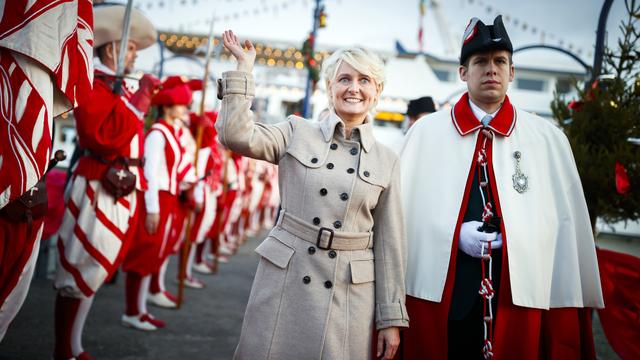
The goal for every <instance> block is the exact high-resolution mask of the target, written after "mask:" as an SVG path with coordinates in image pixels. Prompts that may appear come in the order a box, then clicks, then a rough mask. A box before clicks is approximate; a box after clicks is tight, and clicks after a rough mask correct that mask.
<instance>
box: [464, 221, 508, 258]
mask: <svg viewBox="0 0 640 360" xmlns="http://www.w3.org/2000/svg"><path fill="white" fill-rule="evenodd" d="M481 226H482V222H480V221H467V222H465V223H463V224H462V226H461V227H460V240H459V242H458V248H460V250H462V251H463V252H464V253H465V254H467V255H469V256H472V257H474V258H481V257H482V254H483V253H484V254H486V253H487V249H488V243H491V249H500V248H501V247H502V234H499V233H497V232H494V233H485V232H481V231H478V228H479V227H481ZM483 247H484V252H483V251H482V250H483Z"/></svg>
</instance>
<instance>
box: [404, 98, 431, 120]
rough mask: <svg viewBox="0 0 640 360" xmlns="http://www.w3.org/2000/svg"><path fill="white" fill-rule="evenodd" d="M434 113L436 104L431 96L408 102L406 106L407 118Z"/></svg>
mask: <svg viewBox="0 0 640 360" xmlns="http://www.w3.org/2000/svg"><path fill="white" fill-rule="evenodd" d="M435 111H436V104H435V103H434V102H433V99H432V98H431V96H423V97H421V98H419V99H414V100H411V101H409V105H407V116H416V115H418V114H422V113H432V112H435Z"/></svg>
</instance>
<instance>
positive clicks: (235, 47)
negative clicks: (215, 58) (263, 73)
mask: <svg viewBox="0 0 640 360" xmlns="http://www.w3.org/2000/svg"><path fill="white" fill-rule="evenodd" d="M222 43H223V44H224V47H225V48H226V49H227V50H229V52H230V53H231V54H233V56H235V58H236V60H237V61H238V67H237V69H238V70H240V71H246V72H249V73H250V72H251V71H253V64H254V63H255V61H256V49H255V48H254V47H253V44H252V43H251V41H249V40H245V41H244V48H243V47H242V44H241V43H240V40H238V37H237V36H236V34H234V33H233V31H231V30H226V31H225V32H224V33H223V34H222Z"/></svg>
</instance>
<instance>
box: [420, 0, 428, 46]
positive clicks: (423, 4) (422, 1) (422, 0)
mask: <svg viewBox="0 0 640 360" xmlns="http://www.w3.org/2000/svg"><path fill="white" fill-rule="evenodd" d="M419 9H420V17H419V20H418V21H419V23H418V45H419V47H420V52H421V53H422V50H423V34H424V29H423V27H422V23H423V22H424V14H425V13H426V12H427V4H426V1H425V0H419Z"/></svg>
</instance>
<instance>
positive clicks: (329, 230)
mask: <svg viewBox="0 0 640 360" xmlns="http://www.w3.org/2000/svg"><path fill="white" fill-rule="evenodd" d="M323 231H328V232H329V234H330V235H329V245H328V246H327V247H322V246H321V245H320V241H321V240H322V232H323ZM332 243H333V230H331V229H329V228H326V227H321V228H320V230H318V238H317V239H316V247H318V249H322V250H329V249H331V244H332Z"/></svg>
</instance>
